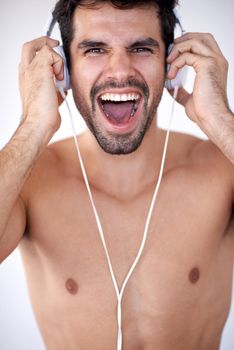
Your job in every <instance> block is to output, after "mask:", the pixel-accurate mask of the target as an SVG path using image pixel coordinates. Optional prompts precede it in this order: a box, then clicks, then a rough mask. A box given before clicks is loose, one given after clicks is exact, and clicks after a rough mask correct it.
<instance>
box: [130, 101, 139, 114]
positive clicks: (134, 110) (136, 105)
mask: <svg viewBox="0 0 234 350" xmlns="http://www.w3.org/2000/svg"><path fill="white" fill-rule="evenodd" d="M137 108H138V101H135V103H134V106H133V109H132V113H131V118H132V117H134V115H135V114H136V111H137Z"/></svg>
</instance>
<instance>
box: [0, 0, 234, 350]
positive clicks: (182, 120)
mask: <svg viewBox="0 0 234 350" xmlns="http://www.w3.org/2000/svg"><path fill="white" fill-rule="evenodd" d="M54 3H55V1H54V0H40V1H38V0H20V1H17V0H13V1H9V0H0V33H1V55H0V72H1V74H0V77H1V78H0V148H1V147H3V146H4V145H5V143H6V142H7V141H8V140H9V138H10V137H11V135H12V133H13V132H14V130H15V129H16V127H17V125H18V122H19V118H20V114H21V107H20V100H19V94H18V82H17V79H18V77H17V69H18V63H19V59H20V51H21V45H22V43H24V42H25V41H29V40H32V39H33V38H35V37H37V36H40V35H41V33H42V28H43V27H44V24H45V21H46V20H47V17H48V14H49V13H50V10H51V9H52V7H53V5H54ZM180 12H181V15H182V17H183V23H184V26H185V28H186V29H187V31H199V32H212V33H213V34H214V35H215V37H216V39H217V41H218V43H219V45H220V47H221V49H222V50H223V52H224V54H225V56H226V58H227V59H228V60H229V62H230V69H229V82H228V96H229V101H230V106H231V108H232V110H233V109H234V96H233V91H234V45H233V39H232V36H233V14H234V1H233V0H222V1H220V0H196V1H188V0H181V10H180ZM188 87H189V88H191V82H190V81H189V82H188ZM69 99H70V100H71V96H70V97H69ZM71 103H72V101H71ZM170 106H171V100H170V98H169V97H168V95H167V93H165V95H164V97H163V100H162V103H161V107H160V110H159V125H160V126H162V127H166V125H167V121H168V115H169V111H170ZM73 108H74V107H73ZM74 113H75V109H74ZM62 114H63V122H62V126H61V129H60V130H59V131H58V133H57V134H56V136H55V138H54V140H56V139H60V138H64V137H66V136H68V135H70V134H71V133H70V127H69V123H68V122H67V120H68V118H67V115H66V110H64V109H63V108H62ZM77 120H78V127H80V126H79V125H81V124H82V123H81V121H80V119H79V117H78V116H77ZM82 129H83V126H82V127H81V129H80V130H82ZM173 129H174V130H180V131H184V132H188V133H192V134H194V135H197V136H200V137H204V135H203V134H202V132H201V131H200V130H199V129H198V127H197V126H196V125H194V124H193V123H192V122H190V121H189V120H188V118H187V117H186V116H185V115H184V112H183V110H182V108H180V107H178V106H177V107H176V113H175V118H174V123H173ZM0 200H1V198H0ZM233 298H234V297H233ZM0 349H1V350H16V349H17V350H18V349H23V350H43V349H44V347H43V343H42V340H41V338H40V335H39V332H38V330H37V326H36V324H35V321H34V318H33V315H32V310H31V306H30V302H29V300H28V295H27V290H26V282H25V278H24V272H23V268H22V264H21V258H20V255H19V253H18V251H17V250H16V251H15V252H14V253H13V254H12V255H11V256H10V257H9V258H7V259H6V260H5V261H4V262H3V263H2V264H1V266H0ZM221 349H222V350H233V349H234V305H233V306H232V310H231V312H230V317H229V320H228V322H227V324H226V327H225V330H224V334H223V340H222V346H221ZM188 350H189V349H188Z"/></svg>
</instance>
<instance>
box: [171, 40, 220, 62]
mask: <svg viewBox="0 0 234 350" xmlns="http://www.w3.org/2000/svg"><path fill="white" fill-rule="evenodd" d="M185 52H190V53H195V54H198V55H201V56H206V57H208V56H212V55H214V51H213V50H212V49H211V48H210V47H209V46H208V45H206V44H204V42H202V41H200V40H197V39H194V38H193V39H191V40H185V41H182V42H180V43H177V44H175V45H174V46H173V48H172V50H171V52H170V54H169V56H168V57H167V63H169V64H170V63H171V62H173V61H174V60H175V59H176V58H177V57H179V55H181V54H183V53H185ZM215 54H216V53H215Z"/></svg>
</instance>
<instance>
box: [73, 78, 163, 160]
mask: <svg viewBox="0 0 234 350" xmlns="http://www.w3.org/2000/svg"><path fill="white" fill-rule="evenodd" d="M161 85H163V84H160V86H161ZM113 87H116V88H123V87H136V88H138V89H139V88H140V90H141V91H142V95H143V99H144V103H143V110H142V114H143V115H144V118H142V116H141V117H140V119H141V120H142V121H141V124H140V125H139V126H138V127H137V130H135V131H134V132H133V133H130V134H123V135H122V134H115V133H114V134H110V133H107V132H105V131H103V130H102V128H101V125H100V123H99V122H98V118H97V116H96V113H97V110H96V105H97V104H96V96H97V93H98V92H100V91H102V90H104V88H113ZM162 92H163V87H159V88H158V90H157V91H156V92H155V93H154V98H153V100H152V103H151V105H150V106H149V107H148V100H149V89H148V87H147V86H146V85H144V84H142V83H139V82H136V81H128V82H126V83H125V84H121V86H120V85H117V84H116V83H115V82H111V83H108V84H105V85H104V84H103V85H102V86H96V87H93V88H92V90H91V93H90V100H91V106H90V105H89V104H88V101H87V100H86V99H85V97H84V96H83V95H82V92H81V90H80V88H79V87H78V86H77V87H76V88H73V97H74V101H75V104H76V107H77V109H78V111H79V112H80V114H81V116H82V117H83V119H84V120H85V122H86V124H87V127H88V128H89V130H90V131H91V133H92V134H93V135H94V137H95V139H96V140H97V142H98V144H99V145H100V147H101V148H102V149H103V151H105V152H106V153H109V154H112V155H125V154H130V153H132V152H134V151H136V150H137V149H138V148H139V147H140V145H141V143H142V141H143V139H144V136H145V134H146V133H147V131H148V130H149V128H150V126H151V124H152V122H153V120H154V118H155V115H156V111H157V108H158V105H159V103H160V100H161V97H162ZM155 127H156V126H155Z"/></svg>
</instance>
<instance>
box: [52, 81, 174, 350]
mask: <svg viewBox="0 0 234 350" xmlns="http://www.w3.org/2000/svg"><path fill="white" fill-rule="evenodd" d="M178 89H179V87H177V86H176V87H175V88H174V92H173V103H172V108H171V115H170V119H169V125H168V129H167V134H166V138H165V143H164V149H163V155H162V161H161V167H160V172H159V176H158V181H157V183H156V187H155V191H154V194H153V198H152V201H151V204H150V209H149V212H148V216H147V220H146V223H145V229H144V234H143V239H142V242H141V246H140V248H139V251H138V253H137V256H136V258H135V260H134V262H133V264H132V266H131V268H130V270H129V272H128V274H127V276H126V277H125V280H124V282H123V284H122V287H121V290H120V291H119V289H118V285H117V282H116V278H115V275H114V272H113V268H112V264H111V260H110V256H109V253H108V249H107V246H106V242H105V237H104V234H103V230H102V226H101V222H100V219H99V216H98V213H97V210H96V207H95V204H94V200H93V196H92V193H91V190H90V186H89V181H88V178H87V175H86V171H85V167H84V164H83V160H82V157H81V153H80V148H79V144H78V141H77V137H76V130H75V125H74V120H73V116H72V113H71V110H70V107H69V104H68V102H67V98H66V95H65V93H64V91H63V89H59V92H60V94H61V96H62V97H63V98H64V101H65V103H66V106H67V109H68V114H69V117H70V121H71V127H72V132H73V137H74V141H75V145H76V150H77V156H78V159H79V161H80V166H81V170H82V174H83V177H84V181H85V185H86V188H87V191H88V195H89V198H90V202H91V205H92V208H93V212H94V216H95V219H96V223H97V227H98V231H99V233H100V237H101V240H102V243H103V247H104V250H105V253H106V258H107V262H108V266H109V270H110V273H111V278H112V281H113V284H114V288H115V292H116V296H117V300H118V307H117V320H118V340H117V350H122V309H121V301H122V297H123V293H124V289H125V287H126V285H127V283H128V280H129V278H130V277H131V275H132V273H133V271H134V269H135V267H136V265H137V263H138V261H139V259H140V257H141V255H142V252H143V249H144V246H145V242H146V239H147V235H148V230H149V225H150V221H151V217H152V213H153V209H154V205H155V201H156V199H157V194H158V191H159V188H160V184H161V180H162V175H163V170H164V165H165V160H166V153H167V148H168V141H169V135H170V131H171V125H172V120H173V116H174V106H175V100H176V97H177V94H178Z"/></svg>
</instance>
